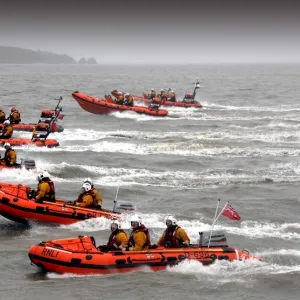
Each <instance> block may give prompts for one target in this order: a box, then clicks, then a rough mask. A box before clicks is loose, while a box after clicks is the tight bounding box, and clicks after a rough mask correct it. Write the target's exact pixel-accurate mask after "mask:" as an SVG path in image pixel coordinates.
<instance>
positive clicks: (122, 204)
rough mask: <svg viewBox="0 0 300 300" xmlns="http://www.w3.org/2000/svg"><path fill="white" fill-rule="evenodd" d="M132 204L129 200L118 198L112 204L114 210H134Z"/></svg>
mask: <svg viewBox="0 0 300 300" xmlns="http://www.w3.org/2000/svg"><path fill="white" fill-rule="evenodd" d="M134 210H135V208H134V205H133V204H132V202H130V201H125V200H118V201H116V203H115V206H114V212H122V211H134Z"/></svg>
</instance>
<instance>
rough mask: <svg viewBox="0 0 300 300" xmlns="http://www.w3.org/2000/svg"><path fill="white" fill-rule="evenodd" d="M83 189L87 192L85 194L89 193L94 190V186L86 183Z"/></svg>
mask: <svg viewBox="0 0 300 300" xmlns="http://www.w3.org/2000/svg"><path fill="white" fill-rule="evenodd" d="M82 189H83V190H84V191H85V192H88V191H90V190H91V189H92V186H91V185H90V184H89V183H88V182H85V183H84V184H83V185H82Z"/></svg>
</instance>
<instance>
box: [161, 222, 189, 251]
mask: <svg viewBox="0 0 300 300" xmlns="http://www.w3.org/2000/svg"><path fill="white" fill-rule="evenodd" d="M165 223H166V225H167V229H166V230H165V231H164V232H163V234H162V236H161V238H160V239H159V241H158V243H157V244H158V245H159V246H164V247H167V248H181V247H188V246H189V244H190V239H189V237H188V235H187V234H186V232H185V231H184V229H182V228H181V227H179V226H178V225H177V221H176V219H175V218H174V217H172V216H167V217H166V218H165Z"/></svg>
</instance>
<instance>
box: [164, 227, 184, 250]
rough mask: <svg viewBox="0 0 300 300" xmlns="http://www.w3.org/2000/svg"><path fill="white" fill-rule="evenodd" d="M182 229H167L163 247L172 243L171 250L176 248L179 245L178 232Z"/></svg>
mask: <svg viewBox="0 0 300 300" xmlns="http://www.w3.org/2000/svg"><path fill="white" fill-rule="evenodd" d="M178 229H180V227H179V226H176V228H175V229H174V230H173V231H172V230H169V228H167V229H166V230H165V235H164V240H163V245H165V244H166V243H167V242H170V243H171V248H176V247H177V246H178V245H177V231H178Z"/></svg>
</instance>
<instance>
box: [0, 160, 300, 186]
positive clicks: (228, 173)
mask: <svg viewBox="0 0 300 300" xmlns="http://www.w3.org/2000/svg"><path fill="white" fill-rule="evenodd" d="M36 164H37V170H36V171H33V170H32V171H27V170H19V169H14V170H3V171H2V172H0V180H3V181H4V180H9V181H13V182H18V183H22V182H23V183H24V182H32V181H35V180H36V173H37V171H38V170H47V171H48V172H49V173H50V175H51V178H52V179H53V180H54V181H55V182H70V183H76V182H82V179H83V178H85V177H91V178H92V179H93V181H94V183H95V184H98V185H102V186H126V185H127V186H128V185H140V186H149V185H151V186H160V187H177V188H190V189H201V188H203V187H205V186H216V185H228V184H237V183H240V184H253V183H256V184H257V183H270V182H273V183H286V182H299V181H300V179H299V174H300V164H297V163H279V164H272V165H270V166H267V167H266V168H260V169H256V170H253V171H252V170H251V169H249V170H244V169H237V168H231V169H226V168H216V169H204V170H202V171H200V172H186V171H176V170H173V171H172V170H169V171H153V170H151V169H146V168H143V169H141V168H115V167H112V168H109V167H98V166H89V165H79V164H68V163H67V162H63V163H61V164H53V163H50V162H47V161H43V160H37V161H36ZM79 175H80V176H79Z"/></svg>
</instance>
